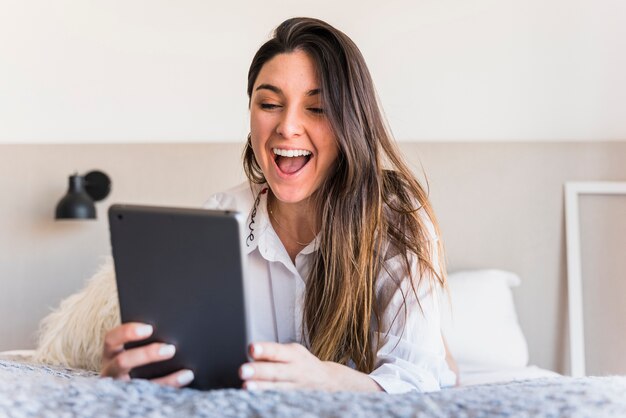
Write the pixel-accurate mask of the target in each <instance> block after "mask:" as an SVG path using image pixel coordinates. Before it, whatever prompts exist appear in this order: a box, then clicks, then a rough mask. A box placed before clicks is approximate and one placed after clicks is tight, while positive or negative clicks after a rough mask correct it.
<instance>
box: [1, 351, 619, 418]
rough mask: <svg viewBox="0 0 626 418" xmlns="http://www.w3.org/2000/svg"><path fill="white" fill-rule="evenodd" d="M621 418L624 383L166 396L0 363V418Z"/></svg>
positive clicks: (138, 383) (140, 386)
mask: <svg viewBox="0 0 626 418" xmlns="http://www.w3.org/2000/svg"><path fill="white" fill-rule="evenodd" d="M105 416H106V417H109V416H112V417H161V416H166V417H167V416H172V417H174V416H175V417H188V416H198V417H299V418H304V417H314V416H329V417H348V416H349V417H365V416H372V417H382V416H389V417H409V416H412V417H417V416H419V417H593V418H595V417H609V416H611V417H613V416H614V417H626V377H625V376H621V377H620V376H612V377H587V378H579V379H574V378H568V377H558V378H547V379H546V378H544V379H536V380H528V381H523V382H514V383H507V384H493V385H480V386H470V387H461V388H455V389H445V390H442V391H441V392H435V393H427V394H418V393H412V394H406V395H387V394H382V393H377V394H362V393H350V392H340V393H325V392H306V391H296V392H274V391H271V392H250V391H244V390H216V391H209V392H201V391H197V390H193V389H172V388H166V387H161V386H158V385H155V384H152V383H150V382H148V381H143V380H134V381H131V382H121V381H115V380H112V379H108V378H106V379H102V378H99V377H97V376H96V375H94V374H93V373H90V372H85V371H78V370H70V369H63V368H58V367H47V366H41V365H33V364H28V363H22V362H16V361H8V360H0V417H105Z"/></svg>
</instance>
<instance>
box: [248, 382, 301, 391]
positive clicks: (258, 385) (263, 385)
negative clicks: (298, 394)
mask: <svg viewBox="0 0 626 418" xmlns="http://www.w3.org/2000/svg"><path fill="white" fill-rule="evenodd" d="M242 387H243V388H244V389H246V390H294V389H298V386H296V384H295V383H293V382H267V381H256V380H248V381H246V382H244V384H243V386H242Z"/></svg>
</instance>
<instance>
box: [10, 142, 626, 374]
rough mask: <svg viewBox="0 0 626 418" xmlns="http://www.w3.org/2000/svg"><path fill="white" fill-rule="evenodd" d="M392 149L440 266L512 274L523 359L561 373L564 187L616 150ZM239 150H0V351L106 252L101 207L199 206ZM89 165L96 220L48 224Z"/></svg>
mask: <svg viewBox="0 0 626 418" xmlns="http://www.w3.org/2000/svg"><path fill="white" fill-rule="evenodd" d="M401 149H402V151H403V152H404V153H405V155H406V158H407V159H408V160H409V161H410V163H411V165H412V167H414V168H415V171H416V173H418V174H419V173H421V165H423V167H424V170H425V172H426V173H427V174H428V178H429V187H430V195H431V198H432V201H433V204H434V207H435V210H436V212H437V214H438V216H439V221H440V223H441V227H442V230H443V238H444V240H445V244H446V246H447V249H448V261H449V269H450V270H459V269H469V268H486V267H493V268H500V269H506V270H511V271H513V272H515V273H517V274H519V275H520V276H521V278H522V286H521V287H519V288H516V289H514V293H515V300H516V303H517V308H518V314H519V318H520V322H521V325H522V328H523V330H524V332H525V334H526V336H527V338H528V341H529V346H530V357H531V362H532V363H534V364H537V365H539V366H542V367H546V368H550V369H554V370H557V371H566V370H565V365H566V344H565V343H566V334H565V330H566V324H567V322H566V319H567V318H566V298H565V291H566V269H565V232H564V214H563V211H564V209H563V207H564V206H563V183H564V182H565V181H569V180H626V142H593V143H582V142H554V143H545V142H544V143H539V142H532V143H531V142H527V143H486V142H482V143H481V142H476V143H403V144H401ZM240 154H241V144H215V143H213V144H136V145H120V144H111V145H0V190H1V191H2V204H1V205H0V289H1V290H0V317H1V318H3V320H2V321H0V350H6V349H16V348H29V347H33V345H34V341H35V340H34V333H35V331H36V327H37V323H38V321H39V320H40V319H41V318H42V317H43V316H44V315H46V313H47V312H49V310H50V309H51V308H53V307H55V306H57V304H58V303H59V301H60V300H61V299H62V298H64V297H66V296H68V295H69V294H71V293H72V292H74V291H76V290H77V289H79V288H80V287H81V286H82V285H83V284H84V281H85V279H87V278H88V277H89V276H90V275H91V274H92V273H93V272H94V271H95V269H96V267H97V265H98V264H99V263H100V261H101V257H102V256H103V255H107V254H109V253H110V246H109V236H108V230H107V228H108V226H107V223H106V216H105V214H106V209H107V208H108V206H109V205H110V204H111V203H118V202H125V203H148V204H166V205H183V206H199V205H201V204H202V202H203V201H204V200H205V199H206V198H207V197H208V196H209V195H210V194H211V193H214V192H217V191H220V190H222V189H225V188H227V187H230V186H232V185H234V184H237V183H238V182H240V181H243V179H244V176H243V173H242V169H241V164H240ZM91 169H100V170H103V171H105V172H106V173H107V174H109V175H110V177H111V179H112V181H113V189H112V193H111V194H110V196H109V197H108V198H107V199H106V200H105V201H104V202H101V203H99V204H98V211H99V218H98V220H97V221H83V222H73V221H63V222H55V221H54V220H53V213H54V208H55V205H56V203H57V202H58V200H59V199H60V197H61V196H62V195H63V194H64V193H65V191H66V187H67V185H66V183H67V177H68V175H69V174H71V173H72V172H74V171H78V172H79V173H85V172H87V171H89V170H91ZM419 175H421V174H419ZM613 202H614V201H612V202H606V205H613V204H614V203H613ZM607 207H608V206H607ZM592 218H593V217H592ZM622 218H623V217H622ZM591 221H593V222H596V221H597V220H593V219H592V220H591ZM591 221H590V222H591ZM622 222H623V219H622ZM606 244H607V247H606V248H607V249H610V248H611V243H610V242H608V243H606ZM587 251H588V252H590V256H589V257H587V258H586V260H587V266H586V267H585V268H586V269H587V270H585V271H588V272H593V271H594V264H593V263H596V264H597V263H603V262H602V261H601V259H598V258H597V257H596V258H595V259H594V256H593V255H594V254H597V253H598V252H597V251H596V252H594V251H595V250H594V249H593V248H592V249H587ZM606 251H608V250H606ZM606 251H604V250H603V252H606ZM594 260H595V261H594ZM598 260H600V261H598ZM583 273H584V272H583ZM622 279H623V278H622ZM613 285H616V286H617V285H618V283H617V278H614V279H613ZM603 286H604V285H603ZM606 286H607V287H608V286H610V284H609V285H606ZM590 312H591V315H596V314H594V313H593V311H590ZM595 319H598V318H594V317H592V318H591V319H590V320H591V321H594V320H595ZM596 322H599V321H596ZM588 369H590V371H593V369H592V365H591V364H589V363H588Z"/></svg>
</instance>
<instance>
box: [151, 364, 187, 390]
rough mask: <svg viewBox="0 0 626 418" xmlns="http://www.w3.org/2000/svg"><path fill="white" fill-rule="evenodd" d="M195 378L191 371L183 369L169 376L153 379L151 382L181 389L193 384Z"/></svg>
mask: <svg viewBox="0 0 626 418" xmlns="http://www.w3.org/2000/svg"><path fill="white" fill-rule="evenodd" d="M194 378H195V376H194V374H193V372H192V371H191V370H188V369H183V370H179V371H177V372H174V373H172V374H169V375H167V376H163V377H159V378H157V379H152V380H151V382H154V383H158V384H159V385H164V386H173V387H175V388H180V387H183V386H187V385H188V384H190V383H191V382H193V379H194Z"/></svg>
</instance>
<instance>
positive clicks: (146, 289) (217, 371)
mask: <svg viewBox="0 0 626 418" xmlns="http://www.w3.org/2000/svg"><path fill="white" fill-rule="evenodd" d="M239 218H240V215H239V214H238V213H236V212H224V211H210V210H202V209H178V208H160V207H149V206H130V205H113V206H111V208H110V209H109V226H110V232H111V244H112V249H113V258H114V262H115V273H116V280H117V287H118V294H119V301H120V310H121V318H122V322H135V321H137V322H143V323H147V324H151V325H152V326H153V327H154V333H153V335H152V336H151V337H149V338H148V339H147V340H144V341H142V342H139V343H131V344H128V345H127V348H131V347H133V346H137V345H143V344H148V343H151V342H155V341H158V342H166V343H170V344H174V345H175V346H176V355H175V356H174V357H173V358H172V359H170V360H166V361H163V362H158V363H153V364H150V365H146V366H142V367H138V368H136V369H133V371H132V372H131V376H133V377H140V378H147V379H150V378H154V377H160V376H164V375H167V374H169V373H172V372H175V371H177V370H180V369H183V368H186V369H191V370H193V372H194V374H195V379H194V381H193V382H192V383H191V385H189V386H190V387H194V388H197V389H214V388H224V387H240V386H241V380H240V379H239V376H238V373H237V371H238V369H239V366H241V364H243V363H244V362H246V361H247V359H246V345H247V335H246V323H245V322H246V321H245V317H246V316H245V301H244V283H243V271H244V270H243V262H242V261H243V260H242V251H241V244H240V236H241V234H240V228H241V222H240V220H239Z"/></svg>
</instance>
